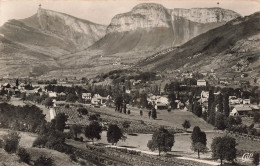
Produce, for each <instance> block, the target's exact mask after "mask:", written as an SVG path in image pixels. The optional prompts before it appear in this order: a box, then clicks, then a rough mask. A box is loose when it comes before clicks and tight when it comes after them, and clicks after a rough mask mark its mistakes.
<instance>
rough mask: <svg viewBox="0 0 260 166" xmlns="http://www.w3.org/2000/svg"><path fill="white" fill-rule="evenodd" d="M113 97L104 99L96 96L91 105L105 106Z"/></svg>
mask: <svg viewBox="0 0 260 166" xmlns="http://www.w3.org/2000/svg"><path fill="white" fill-rule="evenodd" d="M110 98H111V96H109V95H108V96H107V97H102V96H100V95H99V94H95V95H94V96H93V97H92V99H91V104H93V105H105V103H106V102H107V101H108V99H110Z"/></svg>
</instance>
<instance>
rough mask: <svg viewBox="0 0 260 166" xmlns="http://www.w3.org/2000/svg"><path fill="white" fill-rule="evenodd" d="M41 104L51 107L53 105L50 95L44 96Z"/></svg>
mask: <svg viewBox="0 0 260 166" xmlns="http://www.w3.org/2000/svg"><path fill="white" fill-rule="evenodd" d="M43 104H44V105H45V106H46V107H47V108H49V107H52V106H53V101H52V98H50V97H48V98H46V99H45V100H44V101H43Z"/></svg>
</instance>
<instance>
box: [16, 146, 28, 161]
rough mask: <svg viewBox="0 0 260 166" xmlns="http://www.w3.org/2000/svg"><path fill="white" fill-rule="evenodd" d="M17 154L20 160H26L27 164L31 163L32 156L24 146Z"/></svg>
mask: <svg viewBox="0 0 260 166" xmlns="http://www.w3.org/2000/svg"><path fill="white" fill-rule="evenodd" d="M17 155H18V156H19V158H20V161H22V162H25V163H27V164H29V163H30V160H31V156H30V154H29V153H28V152H27V151H26V150H25V149H24V148H19V149H18V152H17Z"/></svg>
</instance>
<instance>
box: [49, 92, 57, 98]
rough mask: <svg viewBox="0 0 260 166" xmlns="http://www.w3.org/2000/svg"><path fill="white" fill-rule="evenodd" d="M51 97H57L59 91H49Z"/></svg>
mask: <svg viewBox="0 0 260 166" xmlns="http://www.w3.org/2000/svg"><path fill="white" fill-rule="evenodd" d="M49 97H53V98H56V97H57V93H56V92H49Z"/></svg>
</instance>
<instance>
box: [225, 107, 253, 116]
mask: <svg viewBox="0 0 260 166" xmlns="http://www.w3.org/2000/svg"><path fill="white" fill-rule="evenodd" d="M251 113H252V108H250V107H249V106H243V105H237V106H235V107H234V108H233V110H232V111H231V112H230V114H229V115H230V116H248V115H250V114H251Z"/></svg>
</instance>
